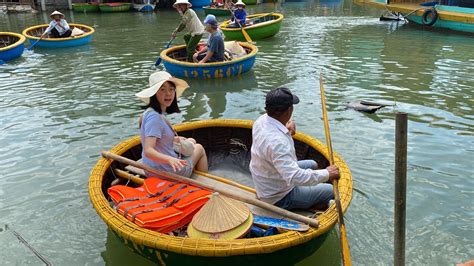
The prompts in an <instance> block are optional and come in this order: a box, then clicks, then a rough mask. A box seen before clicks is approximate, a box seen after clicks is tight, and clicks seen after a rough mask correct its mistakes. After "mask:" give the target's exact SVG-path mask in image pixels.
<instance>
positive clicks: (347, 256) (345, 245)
mask: <svg viewBox="0 0 474 266" xmlns="http://www.w3.org/2000/svg"><path fill="white" fill-rule="evenodd" d="M319 89H320V91H321V105H322V110H323V119H324V133H325V134H326V146H327V149H328V153H329V164H330V165H333V164H334V154H333V150H332V142H331V132H330V129H329V119H328V113H327V109H326V99H325V97H324V86H323V73H321V74H320V76H319ZM332 187H333V191H334V199H335V201H336V210H337V221H338V223H339V234H340V240H341V253H342V263H343V265H344V266H350V265H352V262H351V253H350V252H351V251H350V248H349V241H348V240H347V232H346V225H345V224H344V213H343V212H342V205H341V198H340V196H339V182H338V180H336V179H334V180H332Z"/></svg>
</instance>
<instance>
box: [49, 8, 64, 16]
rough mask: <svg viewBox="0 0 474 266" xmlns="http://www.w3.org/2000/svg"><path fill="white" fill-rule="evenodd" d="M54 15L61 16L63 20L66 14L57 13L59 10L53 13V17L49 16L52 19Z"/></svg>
mask: <svg viewBox="0 0 474 266" xmlns="http://www.w3.org/2000/svg"><path fill="white" fill-rule="evenodd" d="M54 15H60V16H61V18H64V14H63V13H61V12H59V11H57V10H54V12H53V13H51V15H49V17H50V18H53V16H54Z"/></svg>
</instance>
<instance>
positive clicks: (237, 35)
mask: <svg viewBox="0 0 474 266" xmlns="http://www.w3.org/2000/svg"><path fill="white" fill-rule="evenodd" d="M283 18H284V17H283V14H280V13H268V14H255V15H250V16H247V21H251V22H252V23H253V24H252V25H248V26H245V27H244V29H245V31H246V32H247V33H248V35H249V36H250V38H251V39H252V40H259V39H265V38H268V37H271V36H273V35H275V34H277V33H278V32H279V31H280V27H281V23H282V21H283ZM230 23H231V21H230V20H227V21H224V22H222V23H221V24H220V28H221V30H222V32H223V33H224V35H225V38H226V40H239V41H245V37H244V35H243V34H242V30H241V29H240V28H229V27H228V26H229V24H230Z"/></svg>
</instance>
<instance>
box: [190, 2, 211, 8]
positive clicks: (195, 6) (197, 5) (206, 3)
mask: <svg viewBox="0 0 474 266" xmlns="http://www.w3.org/2000/svg"><path fill="white" fill-rule="evenodd" d="M189 3H191V5H193V6H192V8H202V7H205V6H209V5H211V0H190V1H189Z"/></svg>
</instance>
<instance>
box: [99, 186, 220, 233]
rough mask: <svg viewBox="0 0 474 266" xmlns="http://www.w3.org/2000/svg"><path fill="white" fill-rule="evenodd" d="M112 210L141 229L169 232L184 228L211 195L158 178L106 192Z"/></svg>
mask: <svg viewBox="0 0 474 266" xmlns="http://www.w3.org/2000/svg"><path fill="white" fill-rule="evenodd" d="M108 193H109V196H110V197H111V198H112V200H113V202H114V208H115V209H116V210H117V211H118V213H120V214H121V215H123V216H124V217H125V218H127V219H128V220H130V221H131V222H133V223H135V224H137V225H138V226H140V227H143V228H147V229H150V230H154V231H158V232H160V233H165V234H166V233H168V232H171V231H173V230H176V229H178V228H180V227H183V226H185V225H187V224H188V223H189V222H190V221H191V220H192V218H193V216H194V214H196V212H197V211H199V209H200V208H201V207H202V206H203V205H204V204H205V203H206V202H207V201H208V200H209V197H210V195H211V192H209V191H207V190H204V189H201V188H197V187H194V186H191V185H187V184H184V183H179V182H173V181H168V180H163V179H160V178H157V177H149V178H147V179H145V182H144V184H143V185H142V186H140V187H137V188H132V187H127V186H123V185H116V186H112V187H110V188H109V189H108Z"/></svg>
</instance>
